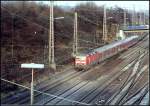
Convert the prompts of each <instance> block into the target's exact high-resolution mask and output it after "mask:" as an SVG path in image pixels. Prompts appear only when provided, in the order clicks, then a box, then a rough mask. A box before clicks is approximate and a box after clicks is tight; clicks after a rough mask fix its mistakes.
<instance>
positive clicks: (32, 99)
mask: <svg viewBox="0 0 150 106" xmlns="http://www.w3.org/2000/svg"><path fill="white" fill-rule="evenodd" d="M33 102H34V85H33V68H32V80H31V105H33Z"/></svg>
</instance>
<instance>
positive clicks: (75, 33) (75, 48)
mask: <svg viewBox="0 0 150 106" xmlns="http://www.w3.org/2000/svg"><path fill="white" fill-rule="evenodd" d="M77 21H78V20H77V12H75V18H74V35H73V56H75V55H76V54H77V53H78V48H77V47H78V37H77V36H78V33H77V28H78V24H77Z"/></svg>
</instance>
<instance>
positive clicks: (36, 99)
mask: <svg viewBox="0 0 150 106" xmlns="http://www.w3.org/2000/svg"><path fill="white" fill-rule="evenodd" d="M16 3H17V2H16ZM53 3H54V1H50V8H48V9H49V12H50V16H49V24H48V25H49V29H47V28H46V27H45V26H42V25H40V24H39V25H38V24H37V23H36V22H33V23H34V24H36V25H37V26H38V27H42V28H43V32H42V31H41V32H42V34H43V35H42V34H40V33H39V32H40V31H39V32H36V31H32V32H34V37H35V38H36V37H37V39H38V43H39V42H44V44H45V45H44V46H43V45H41V44H42V43H41V44H40V43H39V44H40V46H35V45H32V44H31V45H30V44H29V45H26V44H27V42H26V41H21V43H22V44H19V45H17V43H14V42H15V40H14V38H15V39H16V42H17V40H18V41H19V39H20V38H21V36H20V37H18V36H17V35H16V36H14V35H15V31H14V29H15V25H14V24H13V22H15V21H14V19H15V18H14V19H13V18H12V20H13V21H12V29H11V31H10V30H9V31H10V32H11V34H12V38H11V40H10V38H9V37H8V38H7V34H6V32H7V33H8V32H9V31H5V30H6V29H7V28H6V29H5V27H6V26H7V24H8V23H9V22H8V23H7V22H4V24H3V26H4V28H3V35H4V37H3V38H2V41H3V43H4V44H3V43H2V44H3V45H2V52H1V53H3V56H2V59H1V62H2V63H1V66H2V67H1V70H2V71H1V82H2V84H1V89H2V92H1V105H11V104H15V105H29V104H30V105H149V103H150V102H149V25H148V24H147V22H146V18H145V17H144V20H143V23H142V18H140V19H139V21H138V24H137V23H136V21H135V20H134V18H135V17H133V16H132V14H131V16H132V19H131V20H130V21H131V22H130V21H129V20H127V19H128V18H129V16H128V15H127V11H126V10H123V17H124V19H123V25H122V23H121V22H120V23H119V24H116V26H117V28H116V31H113V33H116V34H115V35H114V36H108V33H109V34H111V33H110V32H109V31H107V28H108V25H107V24H109V25H110V23H111V22H113V21H111V22H110V23H109V21H108V23H107V17H108V16H107V15H108V13H109V12H110V11H109V9H106V7H105V6H103V7H102V8H98V9H100V10H101V9H102V10H103V12H102V13H103V21H102V35H101V32H99V37H98V38H96V37H97V35H94V34H93V33H89V32H90V31H89V32H88V31H84V30H83V29H82V28H81V27H79V25H80V26H82V25H83V26H84V24H83V23H84V21H83V20H81V18H83V16H82V15H81V13H82V12H83V11H85V10H82V9H81V8H79V7H76V8H78V9H79V10H80V9H81V10H80V11H78V10H75V11H74V10H70V11H71V12H73V13H71V12H68V11H67V12H66V13H65V12H64V13H63V14H65V15H66V17H67V18H68V17H69V18H70V19H71V17H70V16H71V15H72V14H73V15H72V16H73V18H74V20H73V21H70V22H72V23H73V24H72V26H73V29H72V30H73V31H72V32H71V34H73V36H70V35H69V36H66V35H67V34H70V33H69V31H70V30H69V27H71V25H70V24H67V21H64V22H65V24H67V25H68V29H65V28H64V29H65V30H66V31H67V33H66V32H65V33H63V31H62V29H63V27H66V26H65V25H63V24H62V23H61V22H60V23H59V22H56V23H59V25H60V26H59V27H58V26H57V25H56V23H54V20H55V19H56V20H57V19H65V17H56V18H54V13H53V12H56V11H53V9H56V10H57V8H58V7H57V6H56V7H55V8H53V5H54V4H53ZM6 4H7V3H6ZM6 4H5V5H4V4H3V5H4V6H7V5H6ZM10 5H11V3H10ZM10 5H8V7H9V6H10ZM18 5H19V4H18ZM22 5H25V4H24V2H23V4H22ZM22 5H21V6H22ZM90 5H91V4H90ZM34 6H35V5H34ZM34 6H33V7H34ZM87 6H89V5H88V4H87ZM31 7H32V6H31ZM48 7H49V6H48ZM83 7H84V6H83ZM1 8H2V9H3V11H6V10H7V9H6V8H5V7H3V6H2V7H1ZM18 8H20V7H18ZM41 8H42V7H41ZM43 8H47V7H43ZM84 8H85V7H84ZM92 8H93V7H92ZM31 9H33V8H31ZM60 10H61V9H60ZM60 10H59V9H58V10H57V11H59V12H60ZM62 10H63V9H62ZM62 10H61V12H62ZM86 11H87V10H86ZM88 11H89V10H88ZM96 11H97V10H96ZM107 11H109V12H108V13H107ZM7 12H8V13H11V12H10V11H8V10H7ZM80 12H81V13H80ZM4 13H5V12H4ZM33 13H34V12H33ZM33 13H32V14H33ZM45 13H46V12H45ZM45 13H44V14H45ZM106 13H107V15H106ZM16 14H19V13H16ZM16 14H11V16H12V17H15V15H16ZM68 14H69V15H68ZM70 14H71V15H70ZM139 14H140V13H139ZM141 14H142V13H141ZM7 15H8V14H6V13H5V16H7ZM61 15H62V14H61ZM65 15H64V16H65ZM67 15H68V16H67ZM111 15H112V14H111ZM134 15H135V13H134ZM56 16H57V15H56ZM106 16H107V17H106ZM144 16H145V15H144ZM16 17H18V16H17V15H16ZM19 17H20V19H23V20H28V21H30V20H29V19H25V18H22V16H21V15H20V16H19ZM140 17H142V16H140ZM67 18H66V19H67ZM69 18H68V21H69ZM84 18H85V20H86V21H88V22H89V23H92V22H93V21H92V20H89V19H88V18H86V17H84ZM4 19H5V18H4ZM4 19H3V20H4ZM6 19H7V18H6ZM108 19H114V18H113V17H108ZM16 20H17V19H16ZM18 20H19V18H18ZM42 20H44V18H43V19H42ZM93 20H94V19H93ZM82 21H83V23H81V22H82ZM117 21H119V20H117ZM127 21H128V22H129V23H128V25H127ZM134 21H135V23H134ZM30 22H31V21H30ZM43 22H44V21H43ZM45 22H46V21H45ZM114 22H115V21H114ZM140 22H141V23H140ZM148 22H149V21H148ZM6 23H7V24H6ZM78 23H80V24H78ZM20 24H22V23H20ZM20 24H19V25H20ZM54 24H55V25H56V26H55V25H54ZM92 24H94V25H96V27H95V29H96V31H97V32H98V31H100V29H98V28H99V25H98V23H92ZM131 24H132V25H131ZM24 25H25V21H24ZM69 25H70V26H69ZM86 25H87V23H86ZM118 25H120V26H119V29H118ZM16 26H17V25H16ZM20 26H21V25H20ZM29 26H30V24H29ZM89 26H90V25H89ZM97 26H98V27H97ZM122 26H123V27H122ZM57 27H58V29H59V28H62V29H59V30H58V29H57ZM87 27H88V26H87ZM92 27H93V26H92ZM19 28H20V29H21V27H19ZM19 28H18V29H19ZM23 28H24V27H23ZM80 28H81V29H82V30H83V31H82V30H81V29H80ZM8 29H9V28H8ZM16 29H17V27H16ZM54 29H55V30H56V29H57V31H60V32H61V33H59V34H60V35H59V34H58V32H57V31H55V30H54ZM79 29H80V30H79ZM95 29H94V30H95ZM24 30H25V29H24ZM88 30H90V28H89V29H88ZM109 30H110V29H109ZM44 31H45V32H44ZM47 31H48V32H47ZM16 32H17V31H16ZM80 32H82V33H80ZM27 33H28V32H27ZM37 33H39V34H37ZM48 33H49V34H48ZM79 33H80V34H79ZM94 33H95V32H94ZM36 34H37V35H36ZM82 34H83V35H84V37H83V35H82ZM86 34H87V36H85V35H86ZM8 35H9V34H8ZM47 35H48V38H46V36H47ZM81 35H82V37H81ZM111 35H112V34H111ZM5 36H6V37H5ZM26 36H27V35H26ZM39 36H42V37H43V38H44V37H45V38H44V39H42V37H41V38H38V37H39ZM56 36H57V37H56ZM13 37H14V38H13ZM55 37H56V38H55ZM59 37H61V38H59ZM71 37H73V39H72V38H71ZM26 38H27V37H26ZM70 38H71V39H72V41H70V42H67V40H66V39H68V41H69V40H70ZM83 38H84V39H83ZM6 39H7V40H8V42H11V45H9V43H8V44H7V43H6V44H5V40H6ZM27 39H28V40H29V41H30V42H32V41H33V42H34V38H30V37H29V38H27ZM85 39H86V40H85ZM89 39H90V40H91V39H92V40H91V41H89ZM108 39H109V40H108ZM9 40H10V41H9ZM23 40H25V39H23ZM65 40H66V41H65ZM29 41H28V43H29ZM84 41H85V42H86V43H85V42H84ZM25 42H26V43H25ZM45 42H46V43H45ZM62 42H63V43H64V42H65V43H66V44H63V43H62ZM34 43H35V42H34ZM32 47H33V48H32ZM19 48H20V49H19ZM21 48H23V49H21ZM25 51H28V52H26V53H25ZM19 52H21V55H23V54H26V56H24V57H23V56H22V57H21V56H20V55H19ZM7 55H9V57H7ZM21 59H22V60H21ZM9 60H11V61H9Z"/></svg>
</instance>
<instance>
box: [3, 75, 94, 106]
mask: <svg viewBox="0 0 150 106" xmlns="http://www.w3.org/2000/svg"><path fill="white" fill-rule="evenodd" d="M1 80H2V81H5V82H7V83H10V84H13V85H17V86H19V87H22V88H25V89H28V90H30V87H27V86H24V85H21V84H18V83H15V82H12V81H9V80H6V79H3V78H1ZM34 92H38V93H40V94H43V95H47V96H51V97H55V98H58V99H62V100H65V101H68V102H71V103H77V104H81V105H91V104H87V103H82V102H78V101H75V100H70V99H66V98H64V97H61V96H57V95H53V94H49V93H46V92H42V91H39V90H36V89H34Z"/></svg>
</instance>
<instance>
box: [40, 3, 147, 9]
mask: <svg viewBox="0 0 150 106" xmlns="http://www.w3.org/2000/svg"><path fill="white" fill-rule="evenodd" d="M37 2H43V3H46V4H47V3H48V4H49V1H37ZM85 2H87V1H55V2H54V4H56V5H58V6H75V5H77V4H79V3H85ZM90 2H91V1H90ZM92 2H95V3H96V4H97V5H104V4H105V5H106V6H108V7H113V6H115V5H117V6H119V7H123V8H127V9H132V10H133V6H134V7H135V10H137V11H139V10H149V1H92Z"/></svg>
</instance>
